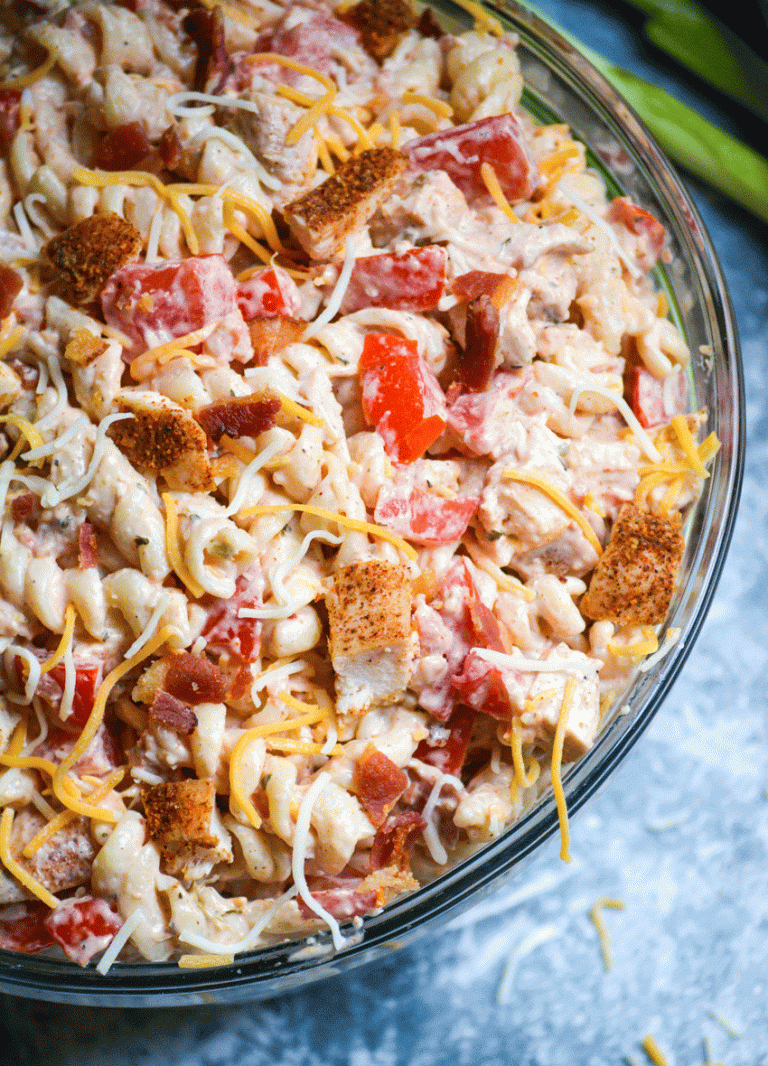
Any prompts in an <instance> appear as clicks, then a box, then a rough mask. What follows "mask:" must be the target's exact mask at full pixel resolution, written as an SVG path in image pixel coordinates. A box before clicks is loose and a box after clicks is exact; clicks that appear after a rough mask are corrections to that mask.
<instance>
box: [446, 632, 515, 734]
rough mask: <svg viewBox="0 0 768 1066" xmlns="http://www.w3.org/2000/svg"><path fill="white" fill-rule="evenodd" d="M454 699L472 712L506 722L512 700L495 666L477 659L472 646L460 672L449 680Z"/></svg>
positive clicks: (510, 711) (510, 710)
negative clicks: (465, 705) (472, 709)
mask: <svg viewBox="0 0 768 1066" xmlns="http://www.w3.org/2000/svg"><path fill="white" fill-rule="evenodd" d="M451 684H452V687H453V690H454V692H455V693H456V695H457V696H458V698H459V699H460V700H461V701H462V702H463V703H466V704H467V705H468V706H470V707H472V708H474V710H476V711H482V712H483V714H490V715H491V716H492V717H493V718H500V719H501V720H502V721H509V716H510V715H511V713H512V701H511V700H510V697H509V693H508V692H507V689H506V686H505V685H504V678H503V676H502V673H501V671H500V670H499V669H497V668H496V667H495V666H491V664H490V663H489V662H486V660H485V659H481V658H480V656H479V655H478V654H477V651H476V649H475V648H472V649H470V651H469V654H468V655H467V657H466V659H465V660H464V664H463V666H462V670H461V673H460V674H456V675H455V676H454V677H453V678H452V679H451Z"/></svg>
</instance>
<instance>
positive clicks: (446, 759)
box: [414, 706, 475, 775]
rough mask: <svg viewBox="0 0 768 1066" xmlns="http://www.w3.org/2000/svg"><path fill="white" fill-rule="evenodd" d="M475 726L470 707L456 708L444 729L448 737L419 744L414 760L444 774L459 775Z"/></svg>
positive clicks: (427, 740) (473, 715)
mask: <svg viewBox="0 0 768 1066" xmlns="http://www.w3.org/2000/svg"><path fill="white" fill-rule="evenodd" d="M474 724H475V712H474V711H473V710H471V709H470V708H469V707H461V706H459V707H456V708H455V709H454V711H453V713H452V714H451V717H450V718H449V719H448V721H447V722H446V723H445V724H444V726H443V727H442V728H443V730H444V731H447V733H448V735H447V736H445V737H444V738H443V739H441V740H436V741H432V740H430V739H429V738H427V739H426V740H422V741H420V742H419V745H418V747H417V748H416V751H415V752H414V758H416V759H420V760H421V762H425V763H428V764H429V765H430V766H436V767H437V769H438V770H439V771H440V772H441V773H443V774H454V775H455V774H458V773H459V771H460V770H461V768H462V766H463V765H464V759H465V757H466V754H467V748H468V747H469V740H470V737H471V736H472V728H473V726H474Z"/></svg>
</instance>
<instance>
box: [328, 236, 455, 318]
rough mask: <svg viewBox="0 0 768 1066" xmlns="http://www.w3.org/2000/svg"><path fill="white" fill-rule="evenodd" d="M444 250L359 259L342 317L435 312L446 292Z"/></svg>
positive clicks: (417, 250)
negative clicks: (378, 311) (377, 310)
mask: <svg viewBox="0 0 768 1066" xmlns="http://www.w3.org/2000/svg"><path fill="white" fill-rule="evenodd" d="M445 262H446V253H445V249H444V248H440V247H438V246H437V245H428V246H427V247H426V248H411V249H410V250H409V251H407V252H403V253H402V255H395V254H394V253H392V254H389V255H371V256H366V257H365V258H363V259H358V260H357V262H356V263H355V267H354V269H353V271H352V277H351V278H350V280H349V286H348V288H347V291H346V293H345V294H344V299H343V301H342V304H341V314H342V315H349V314H352V312H353V311H360V310H361V309H362V308H364V307H388V308H389V309H390V310H392V311H434V309H435V308H436V307H437V305H438V303H439V302H440V299H441V297H442V295H443V293H444V292H445Z"/></svg>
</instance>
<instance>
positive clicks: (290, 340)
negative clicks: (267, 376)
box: [248, 315, 307, 366]
mask: <svg viewBox="0 0 768 1066" xmlns="http://www.w3.org/2000/svg"><path fill="white" fill-rule="evenodd" d="M306 328H307V323H306V322H299V321H298V320H297V319H295V318H286V317H285V315H275V317H274V318H268V317H266V316H265V315H257V316H256V318H252V319H251V321H250V322H249V323H248V332H249V333H250V335H251V345H252V346H253V361H254V363H255V364H256V366H266V365H267V360H268V359H269V357H270V355H277V353H278V352H281V351H282V350H283V348H287V347H288V345H289V344H294V343H295V342H296V341H298V340H300V339H301V335H302V333H303V332H304V330H305V329H306Z"/></svg>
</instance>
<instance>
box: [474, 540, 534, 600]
mask: <svg viewBox="0 0 768 1066" xmlns="http://www.w3.org/2000/svg"><path fill="white" fill-rule="evenodd" d="M462 543H463V545H464V547H465V548H466V549H467V553H468V554H469V557H470V559H471V560H472V562H473V563H474V564H475V566H477V567H478V568H479V569H480V570H482V571H483V572H484V573H486V574H487V575H488V577H491V578H493V580H494V581H495V582H496V584H497V585H498V586H499V588H500V589H501V590H502V591H503V592H515V593H517V594H518V595H520V596H522V597H523V599H524V600H527V602H528V603H533V601H534V600H535V599H536V593H535V592H534V591H533V590H532V589H527V588H526V587H525V585H524V584H523V583H522V581H521V580H520V579H519V578H517V577H513V576H512V574H505V573H504V571H503V570H502V569H501V567H500V566H497V565H496V563H494V562H493V561H492V560H491V559H489V558H488V556H487V555H485V554H484V552H482V551H481V550H480V546H479V544H478V543H477V541H476V540H474V538H472V537H468V536H465V537H464V540H463V541H462Z"/></svg>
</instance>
